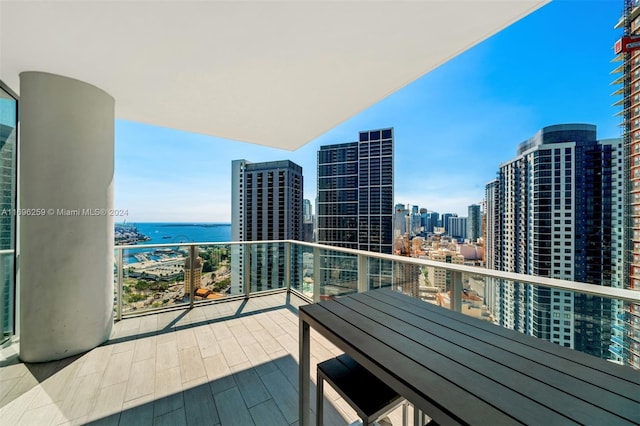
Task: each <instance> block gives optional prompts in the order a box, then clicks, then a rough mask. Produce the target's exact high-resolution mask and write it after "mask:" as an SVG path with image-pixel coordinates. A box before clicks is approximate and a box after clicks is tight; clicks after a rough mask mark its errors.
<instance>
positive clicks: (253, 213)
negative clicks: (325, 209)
mask: <svg viewBox="0 0 640 426" xmlns="http://www.w3.org/2000/svg"><path fill="white" fill-rule="evenodd" d="M302 192H303V179H302V167H300V166H299V165H297V164H295V163H293V162H292V161H288V160H283V161H270V162H263V163H250V162H248V161H246V160H235V161H233V162H232V223H231V237H232V239H233V241H268V240H298V241H301V240H302V220H303V215H302V206H303V203H302ZM285 256H286V250H285V246H284V244H282V243H265V244H259V245H248V246H245V247H240V246H237V245H234V246H232V258H231V267H232V270H233V271H234V273H233V274H232V281H231V291H232V294H242V293H243V292H244V291H245V290H246V289H245V288H244V284H248V285H250V286H251V291H260V290H267V289H272V288H281V287H284V286H285V285H286V283H285V277H286V274H287V272H288V273H290V274H291V275H290V277H291V280H292V282H299V281H300V279H301V273H302V272H301V266H300V264H299V263H300V262H299V259H298V254H297V252H296V251H295V250H294V251H293V253H292V254H291V256H292V257H291V270H290V271H285V265H286V261H285ZM245 262H246V263H247V265H245ZM247 268H248V270H247ZM245 272H247V273H248V276H247V277H245Z"/></svg>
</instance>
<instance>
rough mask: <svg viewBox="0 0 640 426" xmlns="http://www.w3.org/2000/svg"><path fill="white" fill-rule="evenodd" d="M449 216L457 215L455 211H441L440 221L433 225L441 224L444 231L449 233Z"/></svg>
mask: <svg viewBox="0 0 640 426" xmlns="http://www.w3.org/2000/svg"><path fill="white" fill-rule="evenodd" d="M451 217H458V215H457V214H456V213H443V214H442V217H441V218H440V221H439V222H438V223H439V225H434V226H442V227H443V228H444V233H445V234H448V235H451V234H450V232H449V218H451Z"/></svg>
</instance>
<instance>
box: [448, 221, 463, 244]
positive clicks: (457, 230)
mask: <svg viewBox="0 0 640 426" xmlns="http://www.w3.org/2000/svg"><path fill="white" fill-rule="evenodd" d="M447 222H448V226H447V232H448V234H449V235H450V236H451V237H453V238H456V239H459V240H464V239H466V238H467V218H466V217H458V215H455V216H451V217H449V219H448V220H447Z"/></svg>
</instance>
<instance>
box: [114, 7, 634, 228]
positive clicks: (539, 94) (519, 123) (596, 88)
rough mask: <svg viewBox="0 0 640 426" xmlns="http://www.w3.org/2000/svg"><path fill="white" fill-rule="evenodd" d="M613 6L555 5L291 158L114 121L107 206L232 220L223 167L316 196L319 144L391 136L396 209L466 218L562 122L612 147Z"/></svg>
mask: <svg viewBox="0 0 640 426" xmlns="http://www.w3.org/2000/svg"><path fill="white" fill-rule="evenodd" d="M621 10H622V0H597V1H588V0H556V1H553V2H552V3H551V4H549V5H547V6H545V7H543V8H542V9H540V10H538V11H537V12H535V13H533V14H531V15H529V16H528V17H526V18H524V19H523V20H521V21H519V22H517V23H516V24H514V25H512V26H511V27H509V28H507V29H505V30H504V31H502V32H501V33H499V34H497V35H495V36H493V37H491V38H490V39H488V40H486V41H484V42H483V43H481V44H479V45H477V46H476V47H474V48H473V49H470V50H469V51H467V52H465V53H463V54H462V55H460V56H458V57H456V58H454V59H453V60H451V61H449V62H448V63H446V64H444V65H442V66H441V67H439V68H438V69H436V70H434V71H432V72H431V73H429V74H427V75H425V76H423V77H422V78H420V79H418V80H417V81H415V82H414V83H412V84H410V85H408V86H406V87H405V88H403V89H401V90H400V91H398V92H396V93H394V94H392V95H390V96H389V97H388V98H386V99H384V100H382V101H381V102H379V103H378V104H376V105H374V106H372V107H370V108H369V109H367V110H365V111H363V112H362V113H360V114H358V115H357V116H355V117H353V118H351V119H349V120H347V121H346V122H344V123H342V124H341V125H339V126H337V127H336V128H334V129H332V130H330V131H329V132H327V133H325V134H324V135H322V136H321V137H319V138H317V139H315V140H314V141H312V142H310V143H309V144H307V145H305V146H304V147H302V148H300V149H298V150H297V151H294V152H291V151H285V150H277V149H273V148H265V147H261V146H257V145H252V144H247V143H241V142H233V141H227V140H222V139H217V138H213V137H209V136H203V135H198V134H192V133H186V132H180V131H175V130H169V129H165V128H158V127H152V126H147V125H142V124H138V123H132V122H127V121H117V122H116V163H115V205H116V207H117V208H119V209H126V210H128V216H127V217H126V219H127V221H130V222H143V221H176V222H195V221H202V222H230V221H231V206H230V204H231V161H232V160H235V159H239V158H245V159H247V160H249V161H253V162H259V161H271V160H280V159H290V160H292V161H294V162H296V163H298V164H300V165H301V166H302V167H303V173H304V179H305V182H304V186H305V190H304V193H305V198H308V199H311V200H314V199H315V195H316V153H317V151H318V149H319V147H320V146H321V145H325V144H333V143H341V142H351V141H355V140H357V136H358V132H359V131H360V130H367V129H375V128H381V127H394V128H395V165H394V167H395V201H396V202H397V203H404V204H412V205H418V206H420V207H426V208H428V209H429V210H435V211H438V212H440V213H445V212H453V213H458V214H460V215H462V216H466V215H467V206H468V205H469V204H473V203H478V202H480V201H481V200H482V198H483V197H484V185H485V184H486V183H487V182H488V181H490V180H491V179H493V178H494V177H495V174H496V171H497V169H498V166H499V164H500V163H502V162H504V161H507V160H509V159H511V158H513V157H514V156H515V153H516V146H517V144H518V143H520V142H522V141H523V140H525V139H528V138H529V137H531V136H532V135H533V134H534V133H535V132H536V131H538V130H539V129H540V128H542V127H544V126H548V125H553V124H559V123H577V122H579V123H590V124H595V125H597V126H598V137H599V138H601V139H605V138H613V137H620V128H619V127H618V123H619V121H620V118H619V117H614V114H616V113H617V112H618V109H617V108H615V107H612V106H611V105H612V104H613V103H614V102H615V101H616V100H617V99H616V98H614V97H612V96H611V93H612V92H613V91H614V90H615V89H616V88H617V87H615V86H611V85H610V83H611V82H612V81H613V80H614V79H615V76H614V75H611V74H610V73H611V70H613V69H614V67H615V65H616V64H614V63H611V60H612V59H613V56H614V55H613V49H612V46H613V44H614V42H615V41H616V40H617V39H618V38H619V37H620V34H621V32H620V30H615V29H614V28H613V26H614V25H615V23H616V22H617V20H618V18H619V17H620V13H621Z"/></svg>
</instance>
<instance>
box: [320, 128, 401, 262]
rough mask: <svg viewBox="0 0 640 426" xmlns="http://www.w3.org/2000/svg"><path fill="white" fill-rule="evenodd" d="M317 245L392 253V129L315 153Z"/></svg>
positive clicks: (366, 132)
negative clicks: (316, 170)
mask: <svg viewBox="0 0 640 426" xmlns="http://www.w3.org/2000/svg"><path fill="white" fill-rule="evenodd" d="M317 216H318V242H319V243H321V244H327V245H333V246H339V247H347V248H353V249H359V250H367V251H373V252H379V253H391V252H392V245H393V129H392V128H390V129H380V130H370V131H363V132H360V138H359V141H358V142H348V143H342V144H336V145H325V146H321V147H320V151H318V211H317Z"/></svg>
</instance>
